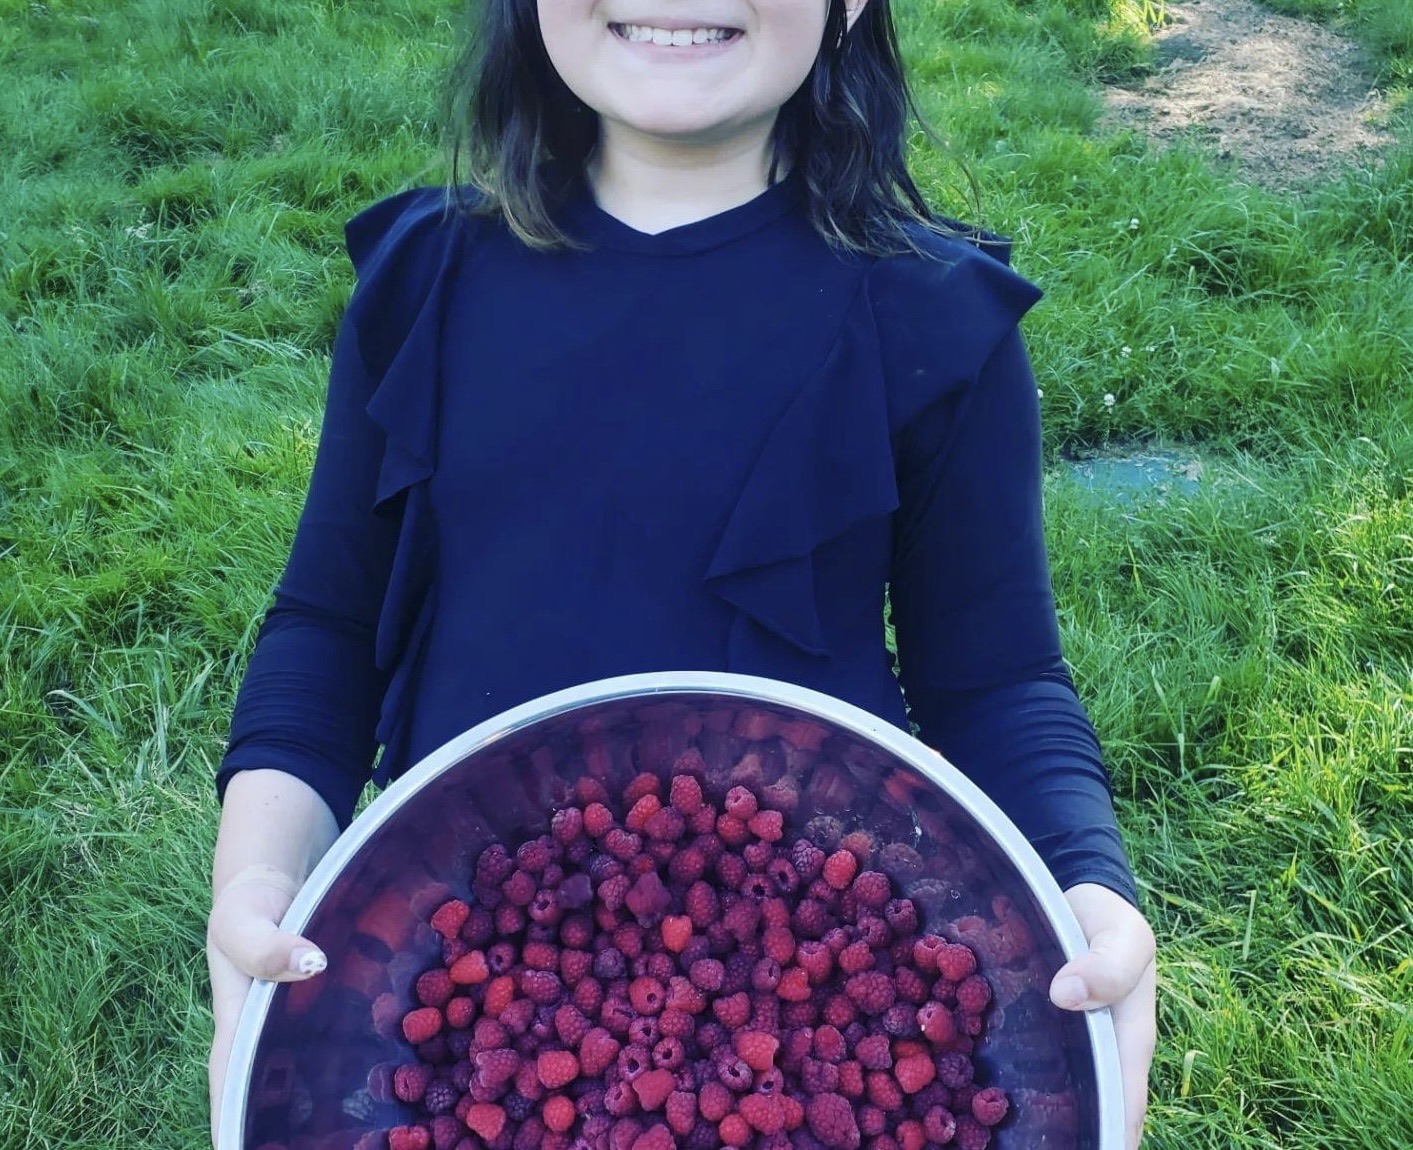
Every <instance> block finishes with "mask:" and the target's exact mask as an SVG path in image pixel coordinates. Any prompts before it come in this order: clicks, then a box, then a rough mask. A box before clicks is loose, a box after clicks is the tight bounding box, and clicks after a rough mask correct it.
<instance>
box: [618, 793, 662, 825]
mask: <svg viewBox="0 0 1413 1150" xmlns="http://www.w3.org/2000/svg"><path fill="white" fill-rule="evenodd" d="M660 810H662V801H661V800H660V799H659V798H658V797H657V796H656V795H644V796H643V797H642V798H640V799H638V801H637V802H635V803H634V804H633V806H632V809H631V810H629V812H628V813H627V814H626V815H624V816H623V825H624V826H625V827H627V828H628V829H629V830H630V831H634V832H636V833H638V834H641V833H642V831H643V827H644V826H645V825H646V824H647V821H648V819H650V818H652V816H653V815H655V814H657V812H658V811H660Z"/></svg>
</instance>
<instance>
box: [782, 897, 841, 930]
mask: <svg viewBox="0 0 1413 1150" xmlns="http://www.w3.org/2000/svg"><path fill="white" fill-rule="evenodd" d="M833 925H834V916H833V915H831V914H830V913H829V908H828V907H826V906H825V905H824V903H822V902H820V901H819V900H818V899H812V898H807V899H805V900H804V901H803V902H801V903H800V905H799V906H797V907H796V908H795V913H794V916H793V917H792V918H791V926H792V927H793V928H794V930H795V934H796V936H798V937H801V938H822V937H823V936H824V933H825V932H826V931H827V930H829V929H830V927H832V926H833Z"/></svg>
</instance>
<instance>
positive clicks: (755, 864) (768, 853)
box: [741, 815, 775, 874]
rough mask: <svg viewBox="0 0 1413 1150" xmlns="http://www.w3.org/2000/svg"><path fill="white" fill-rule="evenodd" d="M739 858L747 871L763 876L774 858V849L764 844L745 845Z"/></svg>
mask: <svg viewBox="0 0 1413 1150" xmlns="http://www.w3.org/2000/svg"><path fill="white" fill-rule="evenodd" d="M751 817H752V818H755V817H756V816H754V815H752V816H751ZM741 857H742V858H743V859H744V860H745V862H746V869H747V870H749V871H752V872H754V873H755V874H764V873H765V868H766V867H768V866H769V865H770V864H771V861H772V860H773V859H774V858H775V848H774V847H772V846H771V845H770V844H769V843H765V842H757V843H747V844H746V845H745V846H743V847H742V848H741Z"/></svg>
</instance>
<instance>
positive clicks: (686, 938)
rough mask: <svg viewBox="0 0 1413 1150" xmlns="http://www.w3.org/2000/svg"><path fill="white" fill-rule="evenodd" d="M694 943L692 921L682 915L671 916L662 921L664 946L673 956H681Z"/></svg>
mask: <svg viewBox="0 0 1413 1150" xmlns="http://www.w3.org/2000/svg"><path fill="white" fill-rule="evenodd" d="M691 941H692V920H691V919H690V918H689V917H688V916H686V915H681V914H669V915H667V916H665V917H664V918H663V920H662V945H663V946H665V947H667V949H668V950H670V951H672V953H673V954H681V953H682V952H683V951H684V950H686V949H687V944H688V943H689V942H691Z"/></svg>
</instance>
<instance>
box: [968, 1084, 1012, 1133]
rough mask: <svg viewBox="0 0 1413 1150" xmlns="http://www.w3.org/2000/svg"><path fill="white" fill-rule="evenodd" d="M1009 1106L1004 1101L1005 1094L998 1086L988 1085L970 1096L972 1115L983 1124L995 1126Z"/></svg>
mask: <svg viewBox="0 0 1413 1150" xmlns="http://www.w3.org/2000/svg"><path fill="white" fill-rule="evenodd" d="M1010 1108H1011V1107H1010V1103H1009V1102H1007V1101H1006V1096H1005V1094H1004V1093H1002V1091H1001V1089H1000V1087H998V1086H988V1087H987V1088H986V1089H985V1090H979V1091H977V1093H976V1094H974V1095H973V1096H972V1100H971V1113H972V1117H973V1118H975V1119H976V1120H977V1121H978V1122H980V1123H981V1124H982V1125H983V1126H995V1125H996V1124H997V1123H998V1122H1000V1121H1001V1119H1003V1118H1004V1117H1005V1116H1006V1111H1008V1110H1009V1109H1010Z"/></svg>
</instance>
